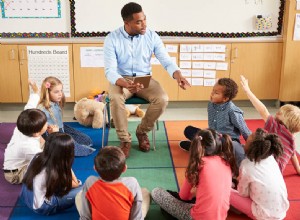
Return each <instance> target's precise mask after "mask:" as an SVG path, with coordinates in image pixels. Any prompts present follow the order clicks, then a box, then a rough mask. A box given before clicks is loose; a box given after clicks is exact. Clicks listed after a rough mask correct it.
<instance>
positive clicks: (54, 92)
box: [38, 76, 95, 156]
mask: <svg viewBox="0 0 300 220" xmlns="http://www.w3.org/2000/svg"><path fill="white" fill-rule="evenodd" d="M64 104H65V95H64V92H63V84H62V82H61V81H60V80H59V79H57V78H56V77H53V76H50V77H47V78H45V79H44V81H43V82H42V85H41V95H40V101H39V104H38V108H39V109H41V110H42V111H43V112H44V113H45V114H46V116H47V121H48V124H49V125H57V126H58V127H59V131H60V132H65V133H67V134H69V135H71V136H72V138H73V139H74V141H75V156H87V155H89V154H91V153H93V152H94V151H95V149H94V148H92V147H91V146H92V145H93V142H92V140H91V138H90V137H89V136H87V135H86V134H83V133H81V132H79V131H77V130H75V129H74V128H72V127H70V126H68V125H66V124H64V123H63V121H62V110H63V107H64ZM45 138H46V137H45Z"/></svg>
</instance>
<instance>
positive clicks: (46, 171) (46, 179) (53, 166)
mask: <svg viewBox="0 0 300 220" xmlns="http://www.w3.org/2000/svg"><path fill="white" fill-rule="evenodd" d="M73 161H74V140H73V139H72V137H71V136H70V135H68V134H65V133H60V132H54V133H52V134H50V135H49V136H48V138H47V140H46V142H45V147H44V150H43V151H42V152H41V153H38V154H37V155H36V156H35V157H34V158H33V159H32V160H31V162H30V164H29V166H28V170H27V172H26V174H25V176H24V178H23V181H22V182H23V185H22V191H21V198H22V199H23V201H24V203H25V204H26V206H27V207H28V208H29V209H31V210H32V211H33V212H35V213H37V214H41V215H53V214H56V213H58V212H62V211H64V210H65V209H69V208H71V207H72V206H74V205H75V196H76V194H77V193H78V192H79V191H80V189H81V186H80V185H81V182H80V181H78V179H77V178H76V176H75V174H74V172H73V171H72V164H73Z"/></svg>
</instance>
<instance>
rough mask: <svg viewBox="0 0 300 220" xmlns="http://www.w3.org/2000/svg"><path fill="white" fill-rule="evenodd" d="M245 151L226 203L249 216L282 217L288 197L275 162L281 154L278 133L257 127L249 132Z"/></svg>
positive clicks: (263, 217)
mask: <svg viewBox="0 0 300 220" xmlns="http://www.w3.org/2000/svg"><path fill="white" fill-rule="evenodd" d="M245 151H246V155H247V158H246V159H245V160H243V161H242V163H241V166H240V172H239V178H238V179H239V184H238V187H237V189H238V190H234V189H232V190H231V196H230V204H231V205H232V206H233V207H234V208H235V209H237V210H239V211H241V212H243V213H245V214H246V215H247V216H248V217H250V218H251V219H284V218H285V216H286V211H287V210H288V208H289V201H288V198H287V189H286V185H285V182H284V180H283V177H282V174H281V172H280V169H279V166H278V165H277V162H276V160H277V159H278V158H279V157H280V156H281V155H282V154H283V146H282V143H281V141H280V137H279V136H278V135H277V134H271V133H267V131H265V130H263V129H261V128H258V129H257V130H256V132H255V133H252V134H251V135H250V136H249V138H248V140H247V142H246V145H245Z"/></svg>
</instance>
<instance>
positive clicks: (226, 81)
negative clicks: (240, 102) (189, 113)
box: [179, 78, 251, 166]
mask: <svg viewBox="0 0 300 220" xmlns="http://www.w3.org/2000/svg"><path fill="white" fill-rule="evenodd" d="M237 93H238V86H237V84H236V82H235V81H233V80H232V79H230V78H220V79H219V80H218V81H217V82H216V84H215V85H214V87H213V89H212V92H211V94H210V102H209V103H208V106H207V113H208V126H209V128H211V129H214V130H216V131H217V132H219V133H221V134H227V135H229V136H230V137H231V139H232V144H233V149H234V152H235V159H236V163H237V165H238V166H239V165H240V163H241V161H242V160H243V159H244V158H245V152H244V149H243V146H242V145H241V143H240V136H241V135H242V136H243V138H244V140H247V138H248V136H249V135H250V134H251V131H250V130H249V128H248V127H247V124H246V122H245V120H244V117H243V111H242V110H241V109H240V108H239V107H237V106H236V105H235V104H234V103H233V102H232V100H233V99H234V98H235V96H236V95H237ZM199 130H200V129H199V128H196V127H194V126H191V125H189V126H187V127H186V128H185V130H184V135H185V137H186V138H187V139H189V140H188V141H181V142H180V144H179V146H180V148H182V149H183V150H186V151H189V149H190V145H191V140H192V139H193V138H194V136H195V134H196V133H197V132H198V131H199Z"/></svg>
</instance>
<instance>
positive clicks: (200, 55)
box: [179, 44, 228, 86]
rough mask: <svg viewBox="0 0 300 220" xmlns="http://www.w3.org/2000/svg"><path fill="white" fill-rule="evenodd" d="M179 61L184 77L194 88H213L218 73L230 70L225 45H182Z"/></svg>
mask: <svg viewBox="0 0 300 220" xmlns="http://www.w3.org/2000/svg"><path fill="white" fill-rule="evenodd" d="M179 60H180V68H181V71H182V75H183V76H185V77H191V78H190V80H191V84H192V85H194V86H195V85H196V86H213V85H214V84H215V81H216V77H217V71H227V70H228V63H227V62H225V61H226V45H223V44H181V45H180V54H179Z"/></svg>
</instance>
